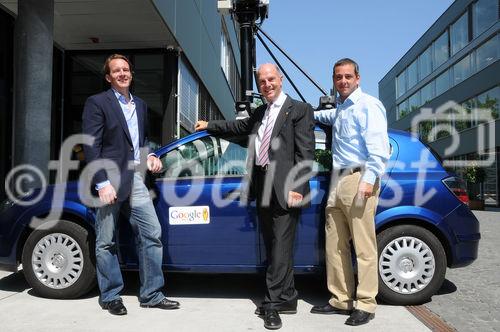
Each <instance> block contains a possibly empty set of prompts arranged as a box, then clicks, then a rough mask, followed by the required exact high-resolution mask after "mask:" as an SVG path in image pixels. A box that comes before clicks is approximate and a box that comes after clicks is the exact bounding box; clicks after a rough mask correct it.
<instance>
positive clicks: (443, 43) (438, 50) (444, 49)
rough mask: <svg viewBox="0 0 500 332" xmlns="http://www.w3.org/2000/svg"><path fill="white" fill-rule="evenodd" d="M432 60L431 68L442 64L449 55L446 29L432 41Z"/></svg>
mask: <svg viewBox="0 0 500 332" xmlns="http://www.w3.org/2000/svg"><path fill="white" fill-rule="evenodd" d="M433 49H434V59H433V60H434V61H432V65H433V67H432V68H433V69H436V68H437V67H439V66H440V65H442V64H443V63H444V62H445V61H446V60H448V58H449V57H450V52H449V49H448V30H446V31H445V32H443V34H442V35H441V36H439V38H438V39H436V41H435V42H434V48H433Z"/></svg>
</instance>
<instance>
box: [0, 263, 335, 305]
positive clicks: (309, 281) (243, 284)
mask: <svg viewBox="0 0 500 332" xmlns="http://www.w3.org/2000/svg"><path fill="white" fill-rule="evenodd" d="M264 278H265V277H264V274H189V273H166V274H165V285H166V286H165V290H166V294H167V297H172V298H181V299H182V298H229V299H238V298H240V299H249V300H251V301H252V302H253V303H255V305H256V306H258V305H260V303H261V301H262V299H263V297H264V292H265V281H264V280H265V279H264ZM123 280H124V283H125V288H124V290H123V291H122V295H129V296H138V294H139V286H140V280H139V273H138V272H135V271H123ZM295 286H296V288H297V290H298V292H299V299H300V300H303V301H304V302H307V303H308V304H310V305H311V306H312V305H316V304H324V303H326V302H327V301H328V299H329V295H328V290H327V288H326V284H325V280H324V278H319V277H318V276H314V275H296V276H295ZM27 289H29V290H28V292H27V293H28V294H29V295H31V296H34V297H39V295H38V294H37V293H36V292H35V291H33V289H30V286H29V284H28V283H27V281H26V280H25V278H24V275H23V273H22V271H20V272H17V273H12V274H10V275H8V276H6V277H4V278H2V279H0V290H3V291H9V292H23V291H25V290H27ZM98 297H99V290H98V288H97V287H95V288H94V289H93V290H91V291H90V292H89V293H87V294H86V295H84V296H83V297H80V298H79V299H89V298H96V303H97V299H98Z"/></svg>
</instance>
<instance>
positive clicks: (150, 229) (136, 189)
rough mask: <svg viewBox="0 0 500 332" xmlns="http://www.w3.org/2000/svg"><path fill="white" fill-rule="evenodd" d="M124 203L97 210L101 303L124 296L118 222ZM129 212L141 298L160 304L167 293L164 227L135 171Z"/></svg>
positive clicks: (151, 303) (143, 301)
mask: <svg viewBox="0 0 500 332" xmlns="http://www.w3.org/2000/svg"><path fill="white" fill-rule="evenodd" d="M122 205H125V204H122V203H121V202H117V203H115V204H112V205H106V206H103V207H101V208H99V209H98V210H97V215H96V260H97V282H98V284H99V289H100V291H101V297H100V302H101V303H102V302H109V301H113V300H116V299H119V298H120V291H121V290H122V289H123V279H122V274H121V271H120V264H119V261H118V248H117V243H116V225H117V222H118V217H119V215H120V209H121V207H122ZM127 215H129V216H130V217H129V222H130V224H131V226H132V229H133V231H134V233H135V236H136V237H135V242H136V246H137V256H138V258H139V276H140V280H141V289H140V294H139V301H140V302H141V303H143V304H147V305H154V304H157V303H159V302H160V301H161V300H162V299H163V298H164V297H165V295H164V294H163V293H162V288H163V285H164V279H163V271H162V268H161V264H162V257H163V247H162V243H161V226H160V223H159V221H158V217H157V215H156V211H155V209H154V206H153V203H152V202H151V198H150V197H149V192H148V189H147V188H146V186H145V185H144V182H143V179H142V177H141V175H140V174H139V173H137V172H136V173H135V174H134V184H133V189H132V194H131V198H130V204H127Z"/></svg>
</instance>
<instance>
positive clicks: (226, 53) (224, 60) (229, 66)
mask: <svg viewBox="0 0 500 332" xmlns="http://www.w3.org/2000/svg"><path fill="white" fill-rule="evenodd" d="M220 53H221V64H220V65H221V68H222V71H223V72H224V75H225V76H226V80H227V82H228V83H229V86H230V88H231V92H232V93H233V99H234V100H239V99H240V97H239V94H240V90H241V87H240V85H241V84H240V82H241V78H240V73H239V71H238V68H237V66H236V60H235V58H234V54H233V50H232V46H231V43H230V41H229V35H228V33H227V29H226V26H225V24H224V23H223V24H222V33H221V52H220Z"/></svg>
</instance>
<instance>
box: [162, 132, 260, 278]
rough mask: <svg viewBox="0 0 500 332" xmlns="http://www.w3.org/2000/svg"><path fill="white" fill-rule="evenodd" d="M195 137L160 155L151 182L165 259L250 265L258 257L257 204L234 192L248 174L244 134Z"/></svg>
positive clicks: (195, 264)
mask: <svg viewBox="0 0 500 332" xmlns="http://www.w3.org/2000/svg"><path fill="white" fill-rule="evenodd" d="M195 137H197V138H195V139H193V140H190V141H188V142H186V143H184V144H182V145H180V146H177V147H175V148H173V149H171V150H169V151H168V152H166V153H164V154H163V155H161V156H160V159H161V161H162V163H163V168H164V172H163V173H162V174H161V176H160V177H159V178H157V179H156V181H155V183H156V190H157V193H158V198H157V200H156V208H157V212H158V217H159V219H160V223H161V224H162V229H163V234H162V237H163V243H164V248H165V252H164V263H165V264H168V265H170V266H171V267H172V268H174V269H183V268H186V269H196V268H198V269H200V270H202V271H219V272H224V271H225V270H224V266H227V272H235V271H236V270H235V269H243V270H244V269H253V268H255V265H257V264H258V262H259V259H258V258H259V253H258V250H259V248H258V245H257V242H258V235H257V234H258V230H257V226H256V222H255V203H254V202H253V203H251V204H248V205H246V204H243V203H242V200H240V197H239V195H237V193H238V191H239V190H240V188H241V185H242V182H243V180H244V176H245V174H246V173H247V169H246V157H247V147H246V146H247V139H248V138H247V137H241V138H222V137H213V136H209V135H207V136H201V137H200V136H195ZM237 266H238V267H237Z"/></svg>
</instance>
